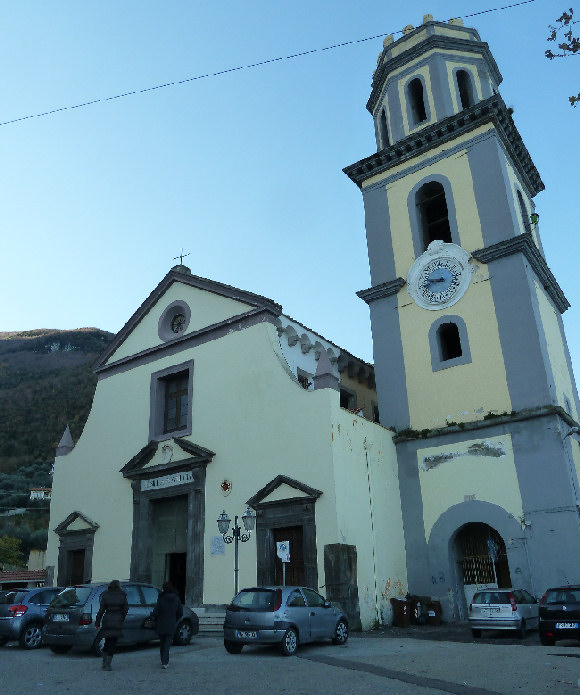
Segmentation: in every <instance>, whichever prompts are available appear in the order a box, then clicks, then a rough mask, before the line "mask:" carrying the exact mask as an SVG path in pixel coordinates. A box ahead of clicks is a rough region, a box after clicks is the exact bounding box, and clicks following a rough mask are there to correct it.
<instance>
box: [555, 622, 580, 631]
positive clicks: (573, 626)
mask: <svg viewBox="0 0 580 695" xmlns="http://www.w3.org/2000/svg"><path fill="white" fill-rule="evenodd" d="M577 629H578V623H556V630H577Z"/></svg>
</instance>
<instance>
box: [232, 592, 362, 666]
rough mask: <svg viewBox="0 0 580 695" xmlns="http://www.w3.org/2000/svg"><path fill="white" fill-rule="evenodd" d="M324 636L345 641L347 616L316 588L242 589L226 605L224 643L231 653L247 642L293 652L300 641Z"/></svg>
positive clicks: (285, 652) (239, 650)
mask: <svg viewBox="0 0 580 695" xmlns="http://www.w3.org/2000/svg"><path fill="white" fill-rule="evenodd" d="M325 639H330V640H332V642H333V644H339V645H342V644H345V643H346V641H347V639H348V618H347V616H346V615H345V613H343V612H342V611H341V610H340V609H339V608H336V607H335V606H333V605H332V604H331V603H330V601H327V600H326V599H325V598H324V597H323V596H321V595H320V594H319V593H318V592H317V591H314V589H309V588H307V587H302V586H268V587H257V588H252V589H242V591H240V592H239V594H237V595H236V596H235V597H234V599H233V600H232V602H231V604H230V605H229V606H228V607H227V609H226V618H225V622H224V647H225V648H226V650H227V651H228V652H229V653H230V654H239V653H240V652H241V651H242V648H243V646H244V645H246V644H277V645H278V647H279V649H280V651H281V653H282V654H283V655H284V656H291V655H292V654H294V653H295V652H296V649H297V648H298V645H299V644H304V643H306V642H315V641H319V640H325Z"/></svg>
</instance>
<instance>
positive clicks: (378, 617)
mask: <svg viewBox="0 0 580 695" xmlns="http://www.w3.org/2000/svg"><path fill="white" fill-rule="evenodd" d="M363 446H364V450H365V461H366V467H367V488H368V493H369V516H370V520H371V548H372V551H373V581H374V591H375V618H376V621H377V624H379V625H380V624H382V615H381V611H380V608H379V588H378V584H377V555H376V542H375V520H374V513H373V495H372V489H371V470H370V466H369V450H368V447H367V438H366V437H365V438H364V440H363Z"/></svg>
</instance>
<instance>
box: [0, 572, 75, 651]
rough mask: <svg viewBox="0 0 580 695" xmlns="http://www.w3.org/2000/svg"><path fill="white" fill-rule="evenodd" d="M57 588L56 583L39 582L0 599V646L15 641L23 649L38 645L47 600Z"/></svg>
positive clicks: (56, 591) (60, 589) (40, 642)
mask: <svg viewBox="0 0 580 695" xmlns="http://www.w3.org/2000/svg"><path fill="white" fill-rule="evenodd" d="M60 591H62V587H60V586H43V587H37V588H36V589H20V590H19V591H13V592H10V593H7V594H6V595H5V596H4V597H3V598H2V602H0V646H1V645H4V644H6V642H12V641H18V642H19V644H20V646H21V647H23V648H24V649H36V648H37V647H40V646H41V645H42V626H43V624H44V616H45V614H46V611H47V609H48V604H49V603H50V602H51V601H52V599H53V598H54V597H55V596H56V595H57V594H58V593H59V592H60Z"/></svg>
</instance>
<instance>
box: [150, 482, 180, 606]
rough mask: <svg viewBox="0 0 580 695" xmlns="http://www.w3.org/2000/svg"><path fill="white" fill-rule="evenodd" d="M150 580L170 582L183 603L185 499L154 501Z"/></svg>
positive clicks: (161, 582)
mask: <svg viewBox="0 0 580 695" xmlns="http://www.w3.org/2000/svg"><path fill="white" fill-rule="evenodd" d="M151 504H152V506H153V543H152V560H153V561H152V568H151V569H152V572H151V580H152V582H153V584H155V586H158V587H161V586H162V585H163V582H166V581H170V582H171V583H172V584H173V586H174V587H175V588H176V589H177V591H178V593H179V595H180V597H181V600H182V601H185V585H186V564H187V496H186V495H182V496H179V497H170V498H166V499H160V500H153V501H152V502H151Z"/></svg>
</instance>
